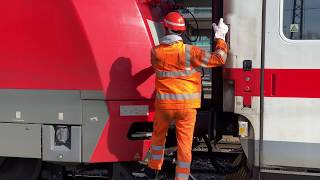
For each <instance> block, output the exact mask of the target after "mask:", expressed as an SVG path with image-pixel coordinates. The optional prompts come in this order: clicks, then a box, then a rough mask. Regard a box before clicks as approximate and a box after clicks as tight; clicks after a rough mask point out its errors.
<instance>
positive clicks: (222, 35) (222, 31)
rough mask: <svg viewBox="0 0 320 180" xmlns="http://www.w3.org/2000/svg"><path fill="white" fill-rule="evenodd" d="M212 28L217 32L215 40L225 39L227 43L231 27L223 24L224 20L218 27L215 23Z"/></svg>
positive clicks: (221, 20)
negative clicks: (227, 35)
mask: <svg viewBox="0 0 320 180" xmlns="http://www.w3.org/2000/svg"><path fill="white" fill-rule="evenodd" d="M212 27H213V30H214V32H215V35H214V38H215V39H223V40H224V41H225V40H226V34H227V33H228V31H229V27H228V26H227V25H226V24H225V23H224V22H223V18H221V19H220V21H219V24H218V25H216V23H213V24H212Z"/></svg>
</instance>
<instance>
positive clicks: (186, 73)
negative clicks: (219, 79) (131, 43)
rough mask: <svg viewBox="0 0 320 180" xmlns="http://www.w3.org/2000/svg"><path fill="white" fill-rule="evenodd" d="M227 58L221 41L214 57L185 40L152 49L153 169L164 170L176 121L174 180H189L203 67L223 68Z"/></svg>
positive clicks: (223, 43) (225, 46)
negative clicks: (168, 138) (169, 134)
mask: <svg viewBox="0 0 320 180" xmlns="http://www.w3.org/2000/svg"><path fill="white" fill-rule="evenodd" d="M171 36H172V35H171ZM178 39H179V38H178ZM226 57H227V44H226V43H225V41H223V40H221V39H217V40H216V48H215V51H214V52H213V53H208V52H205V51H203V50H202V49H200V48H199V47H196V46H192V45H187V44H184V43H183V42H182V40H178V41H173V42H171V43H170V44H166V43H164V44H160V45H158V46H157V47H155V48H153V49H152V51H151V62H152V66H153V68H154V70H155V73H156V101H155V107H156V111H155V117H154V130H153V134H152V139H151V159H150V161H149V164H148V166H149V167H150V168H152V169H155V170H160V169H161V166H162V163H163V154H164V148H165V139H166V133H167V130H168V126H169V125H170V124H171V122H173V121H175V123H176V136H177V142H178V160H177V163H176V178H175V179H176V180H187V179H188V177H189V173H190V163H191V151H192V149H191V148H192V140H193V131H194V126H195V121H196V108H199V107H200V104H201V102H200V101H201V67H216V66H221V65H223V64H224V63H225V60H226Z"/></svg>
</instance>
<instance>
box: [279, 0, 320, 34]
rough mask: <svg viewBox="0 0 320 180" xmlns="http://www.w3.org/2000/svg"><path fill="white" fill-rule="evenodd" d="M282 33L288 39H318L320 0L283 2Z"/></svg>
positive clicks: (319, 31)
mask: <svg viewBox="0 0 320 180" xmlns="http://www.w3.org/2000/svg"><path fill="white" fill-rule="evenodd" d="M283 2H284V4H283V33H284V35H285V36H286V37H287V38H288V39H293V40H301V39H320V20H319V19H320V0H284V1H283Z"/></svg>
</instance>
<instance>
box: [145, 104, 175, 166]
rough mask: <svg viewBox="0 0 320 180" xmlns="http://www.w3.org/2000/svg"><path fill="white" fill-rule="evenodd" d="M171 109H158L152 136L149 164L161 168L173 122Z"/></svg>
mask: <svg viewBox="0 0 320 180" xmlns="http://www.w3.org/2000/svg"><path fill="white" fill-rule="evenodd" d="M171 121H172V120H171V117H170V111H167V110H160V109H156V112H155V117H154V121H153V133H152V138H151V158H150V161H149V163H148V166H149V167H150V168H151V169H156V170H160V169H161V166H162V163H163V154H164V148H165V147H164V146H165V142H166V134H167V131H168V127H169V124H170V122H171Z"/></svg>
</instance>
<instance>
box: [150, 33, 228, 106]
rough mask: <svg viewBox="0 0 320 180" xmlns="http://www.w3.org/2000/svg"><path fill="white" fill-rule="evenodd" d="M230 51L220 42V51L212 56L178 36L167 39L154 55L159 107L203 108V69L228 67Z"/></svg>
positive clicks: (153, 52) (152, 56) (218, 42)
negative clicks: (226, 64)
mask: <svg viewBox="0 0 320 180" xmlns="http://www.w3.org/2000/svg"><path fill="white" fill-rule="evenodd" d="M226 51H227V47H226V44H225V42H224V41H222V40H217V50H216V51H215V52H214V53H213V54H211V53H208V52H205V51H203V50H201V49H200V48H198V47H196V46H191V45H187V44H184V43H183V42H182V39H181V37H180V36H178V35H168V36H165V37H164V38H163V39H162V41H161V44H160V45H158V46H157V47H155V48H154V49H152V53H151V61H152V65H153V67H154V69H155V72H156V77H157V78H156V93H157V94H156V107H158V108H161V109H184V108H199V107H200V100H201V73H200V72H201V67H215V66H218V65H222V64H224V60H225V57H224V56H225V54H226Z"/></svg>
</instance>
